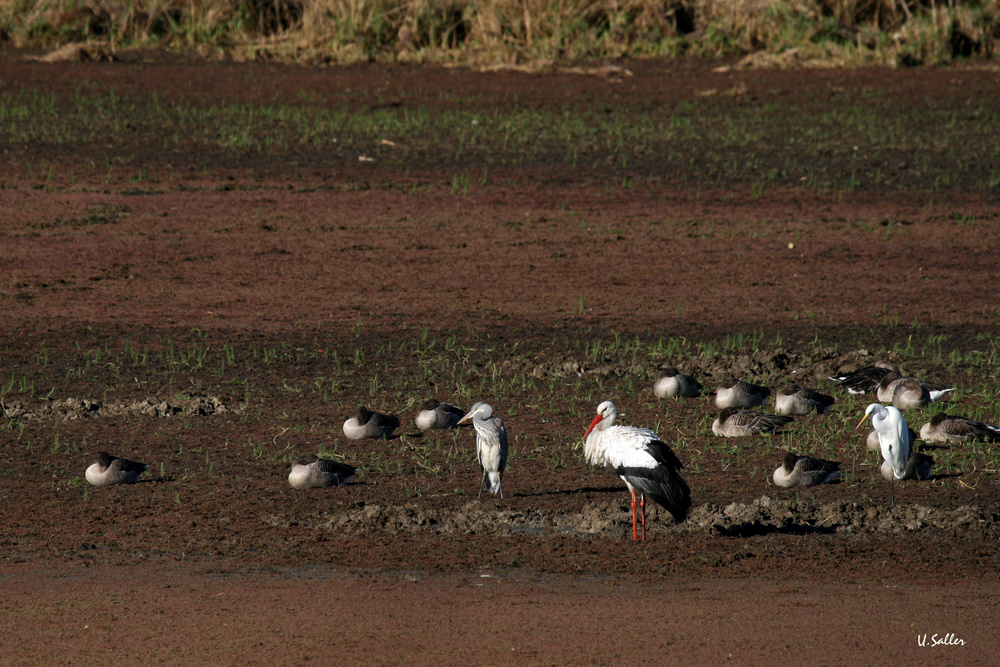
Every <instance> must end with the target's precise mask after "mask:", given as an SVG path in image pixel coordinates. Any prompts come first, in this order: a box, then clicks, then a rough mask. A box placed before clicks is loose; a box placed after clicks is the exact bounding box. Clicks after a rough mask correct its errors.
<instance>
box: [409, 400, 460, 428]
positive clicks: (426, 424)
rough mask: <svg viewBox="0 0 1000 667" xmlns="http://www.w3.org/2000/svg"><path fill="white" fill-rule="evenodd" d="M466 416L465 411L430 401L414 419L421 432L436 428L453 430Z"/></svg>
mask: <svg viewBox="0 0 1000 667" xmlns="http://www.w3.org/2000/svg"><path fill="white" fill-rule="evenodd" d="M464 415H465V411H464V410H462V409H461V408H456V407H454V406H452V405H448V404H447V403H441V402H439V401H437V400H436V399H433V398H432V399H430V400H428V401H427V402H426V403H424V404H423V406H422V407H421V408H420V412H418V413H417V416H416V417H415V418H414V419H413V423H414V424H416V425H417V428H419V429H420V430H421V431H429V430H431V429H435V428H453V427H455V426H457V425H458V420H459V419H461V418H462V417H463V416H464Z"/></svg>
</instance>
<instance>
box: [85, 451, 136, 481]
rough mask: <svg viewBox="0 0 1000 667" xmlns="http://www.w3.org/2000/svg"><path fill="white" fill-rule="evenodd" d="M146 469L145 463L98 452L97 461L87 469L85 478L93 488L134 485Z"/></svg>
mask: <svg viewBox="0 0 1000 667" xmlns="http://www.w3.org/2000/svg"><path fill="white" fill-rule="evenodd" d="M148 467H149V466H148V465H147V464H145V463H138V462H136V461H129V460H128V459H122V458H118V457H117V456H111V454H108V453H107V452H99V453H98V454H97V461H95V462H94V463H92V464H91V465H90V466H89V467H88V468H87V472H86V477H87V481H88V482H90V483H91V484H93V485H94V486H114V485H115V484H135V483H136V482H138V481H139V476H140V475H141V474H142V473H144V472H146V468H148Z"/></svg>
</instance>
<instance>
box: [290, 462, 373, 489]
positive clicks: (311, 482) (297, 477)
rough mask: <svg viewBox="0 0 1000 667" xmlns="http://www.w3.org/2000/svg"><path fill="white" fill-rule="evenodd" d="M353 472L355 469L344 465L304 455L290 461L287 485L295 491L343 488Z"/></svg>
mask: <svg viewBox="0 0 1000 667" xmlns="http://www.w3.org/2000/svg"><path fill="white" fill-rule="evenodd" d="M355 472H357V468H355V467H354V466H349V465H347V464H346V463H338V462H336V461H331V460H330V459H321V458H319V457H318V456H316V455H315V454H306V455H305V456H300V457H299V458H297V459H295V460H294V461H292V471H291V472H290V473H288V483H289V484H291V485H292V487H293V488H296V489H312V488H322V487H327V486H343V485H344V484H347V480H349V479H350V478H351V477H352V476H353V475H354V473H355Z"/></svg>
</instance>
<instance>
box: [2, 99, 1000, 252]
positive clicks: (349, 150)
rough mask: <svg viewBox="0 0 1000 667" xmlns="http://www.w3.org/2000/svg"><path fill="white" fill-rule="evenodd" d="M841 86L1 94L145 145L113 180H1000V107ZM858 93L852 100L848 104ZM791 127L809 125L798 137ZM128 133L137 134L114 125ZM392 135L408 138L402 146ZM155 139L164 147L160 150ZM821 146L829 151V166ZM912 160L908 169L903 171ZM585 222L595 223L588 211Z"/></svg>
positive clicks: (759, 188)
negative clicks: (630, 105) (615, 94)
mask: <svg viewBox="0 0 1000 667" xmlns="http://www.w3.org/2000/svg"><path fill="white" fill-rule="evenodd" d="M448 94H449V95H455V96H457V95H458V93H448ZM831 94H832V95H833V96H834V97H837V98H838V105H837V106H838V109H840V110H839V111H830V110H829V108H828V105H827V104H826V103H825V101H824V100H822V99H817V101H816V104H814V105H804V106H799V105H780V106H779V105H774V104H754V105H743V104H738V105H734V104H733V103H732V99H731V98H729V97H728V96H725V95H705V96H700V97H696V98H693V99H690V100H684V101H680V102H674V103H669V104H665V105H662V106H660V105H658V106H656V107H655V108H650V109H621V110H620V111H621V113H614V114H608V113H605V109H604V108H603V107H602V106H599V105H598V106H585V107H582V108H581V107H580V106H579V105H575V106H573V107H572V108H571V107H569V106H567V107H566V108H564V109H559V108H556V109H551V108H533V107H530V106H524V105H516V104H504V105H499V106H498V105H495V104H493V105H492V106H490V107H488V108H483V107H482V106H481V105H484V104H491V101H490V100H488V99H475V98H469V99H465V98H463V101H464V102H465V103H463V104H460V105H456V106H453V107H452V106H450V105H449V106H448V107H446V108H438V109H436V110H435V111H433V112H432V111H431V109H430V107H428V106H423V105H420V104H416V105H413V104H408V105H407V106H405V107H400V108H396V107H384V108H382V107H379V106H378V100H377V99H373V100H371V103H372V104H373V105H374V106H373V108H372V110H371V112H369V113H356V110H357V107H356V105H357V103H358V102H361V103H364V102H365V100H363V99H362V100H357V101H354V102H352V103H351V104H350V105H348V104H346V103H345V104H342V105H339V106H338V105H336V104H335V105H333V106H331V105H330V104H328V103H327V102H326V101H325V100H323V101H317V102H316V103H294V104H293V103H288V104H281V103H275V104H265V105H259V104H236V103H230V104H217V103H216V104H205V103H204V102H202V101H200V100H199V99H198V98H197V97H189V98H185V97H183V96H179V97H171V98H170V99H165V98H162V97H159V96H158V95H156V94H152V95H150V96H147V95H139V94H137V93H129V92H116V91H105V90H98V89H96V88H93V87H91V86H88V85H86V84H81V87H80V88H79V89H78V90H77V91H76V92H75V93H74V94H73V95H71V96H68V97H64V96H60V95H56V94H54V93H51V92H43V91H39V90H35V89H25V90H22V91H20V92H18V93H12V92H3V93H0V139H3V140H5V141H7V142H10V143H12V144H14V145H16V146H22V147H23V146H30V145H51V146H58V147H60V148H61V149H62V150H64V151H67V152H68V153H76V154H78V155H79V156H80V157H81V158H83V160H84V161H90V162H91V163H93V164H95V165H97V164H99V163H100V162H102V161H104V160H105V159H106V157H107V155H108V151H109V150H113V152H114V153H115V154H116V155H119V156H121V157H120V160H121V162H122V164H125V165H127V164H131V163H132V162H133V159H132V158H130V157H128V156H129V155H132V154H135V153H136V152H137V151H139V150H142V151H143V152H144V157H143V161H144V162H145V163H146V164H145V165H144V166H143V167H142V168H141V169H140V171H138V172H137V171H135V170H133V169H131V168H122V166H121V165H117V164H116V163H113V162H109V163H108V166H107V170H106V172H104V180H105V181H106V182H108V183H117V184H119V185H120V186H121V187H123V188H127V189H131V188H133V187H134V184H135V183H136V182H137V181H136V178H137V176H139V175H141V177H142V178H141V180H142V182H143V183H147V182H154V183H155V182H161V181H162V179H163V178H166V177H167V176H165V174H166V173H167V172H168V168H167V167H166V166H165V165H162V164H158V161H159V160H160V159H161V158H159V157H157V156H158V155H165V156H171V155H173V153H174V152H175V151H177V150H191V149H192V147H195V148H196V149H197V151H198V152H199V153H202V152H203V153H205V154H206V155H209V156H212V158H213V159H215V160H217V161H219V162H222V163H227V162H231V161H233V159H235V158H237V157H238V156H240V155H243V154H245V153H246V152H247V151H250V152H251V153H252V154H254V155H257V156H259V157H262V158H264V157H266V158H268V161H274V160H285V159H293V158H292V157H291V156H294V159H295V160H300V159H302V156H303V155H309V156H310V157H309V162H310V163H311V164H313V165H314V166H318V165H324V164H326V165H337V164H343V163H344V162H345V161H347V162H348V163H350V162H352V161H353V162H356V161H357V159H358V158H357V156H358V155H359V154H364V155H366V156H367V155H370V156H371V157H372V158H373V159H375V160H377V161H378V163H379V164H385V165H391V166H395V167H401V168H406V169H407V170H409V169H412V168H413V167H414V166H415V165H422V164H427V165H435V166H437V167H441V166H445V165H451V167H452V168H453V169H454V170H455V172H454V176H453V178H452V179H451V193H452V194H453V195H456V196H465V195H467V194H468V193H469V192H470V189H471V188H473V187H495V186H494V185H493V184H492V183H490V184H488V185H482V184H480V183H478V182H476V180H475V179H473V178H471V177H470V175H469V174H470V172H471V171H472V170H473V169H476V170H478V169H500V170H502V169H505V168H507V169H509V168H517V167H519V166H524V165H528V164H534V163H538V162H544V163H546V164H564V165H567V166H568V167H570V168H572V169H573V170H578V171H580V172H581V173H582V174H586V173H592V174H597V175H599V178H601V179H602V180H604V181H605V183H606V184H607V186H608V187H609V188H612V189H615V188H617V187H619V186H620V185H621V184H622V183H627V187H628V188H630V189H631V188H636V187H642V183H644V182H645V180H646V179H647V178H648V177H649V175H650V174H672V176H671V178H672V179H676V180H678V181H679V182H681V183H698V184H699V187H701V186H702V185H711V184H713V183H717V184H719V185H722V184H728V185H732V184H737V183H742V184H745V185H746V186H747V187H749V188H750V189H751V196H752V197H761V196H762V195H763V194H764V192H765V191H766V189H767V188H773V187H775V186H779V185H782V186H786V187H787V186H797V187H803V188H805V189H807V190H810V191H815V192H817V193H824V192H826V191H828V190H830V189H834V190H841V191H848V192H849V191H855V190H863V189H866V188H871V187H875V186H877V185H879V183H880V181H881V180H882V178H883V177H882V176H881V175H882V174H884V173H885V172H887V171H893V172H895V174H894V178H893V181H892V187H907V188H908V187H916V188H919V189H927V190H939V189H956V188H969V189H980V190H991V189H992V188H994V187H995V185H994V183H995V181H996V180H997V178H998V176H997V173H998V172H997V171H996V169H995V161H994V158H995V155H996V152H997V150H998V147H1000V144H998V139H997V137H998V136H1000V130H998V128H1000V109H998V108H996V107H994V106H990V105H988V104H985V103H981V104H978V105H974V106H973V107H971V108H970V107H969V101H968V100H965V99H959V98H952V99H939V100H934V101H928V103H927V104H926V105H916V106H913V107H908V108H899V107H898V106H897V105H896V103H895V100H894V99H893V98H892V96H891V95H887V94H885V93H883V92H880V91H879V90H877V89H860V90H855V91H839V92H835V93H831ZM844 96H847V97H849V98H850V101H849V102H847V103H846V104H845V103H844V102H843V100H842V98H843V97H844ZM362 97H363V96H362ZM789 124H792V125H794V126H795V127H796V128H797V131H796V132H795V133H791V134H790V133H788V132H787V127H788V126H789ZM125 127H128V131H127V132H126V131H124V130H121V131H119V130H117V129H116V130H114V131H113V132H109V128H125ZM388 137H392V138H393V139H394V140H393V141H391V142H388V143H387V142H386V139H387V138H388ZM108 141H112V142H113V144H111V147H109V145H108V143H107V142H108ZM154 146H155V147H157V148H160V149H162V150H160V151H159V152H152V153H151V152H149V150H148V149H149V148H150V147H154ZM775 146H779V147H781V150H774V147H775ZM817 155H821V156H823V159H822V174H820V173H817V157H816V156H817ZM170 159H171V160H172V159H173V158H170ZM898 164H905V165H906V169H905V170H899V169H897V168H896V167H897V165H898ZM991 165H992V167H993V168H992V169H991V167H990V166H991ZM171 168H173V167H171ZM57 169H58V167H57V166H56V165H54V164H53V163H51V162H49V161H46V162H45V164H44V165H41V166H36V167H34V168H33V169H31V173H27V174H22V176H21V177H25V176H28V177H30V178H38V177H41V178H42V179H43V181H44V182H45V183H46V184H48V187H51V183H52V181H53V179H54V178H55V177H59V178H60V179H65V176H66V175H65V174H64V173H58V174H56V173H54V170H57ZM140 172H141V173H140ZM762 174H766V177H765V178H764V179H763V180H762V176H761V175H762ZM75 178H77V174H76V173H74V179H75ZM484 182H485V180H484ZM123 215H128V212H127V211H123V210H119V209H114V208H108V207H104V208H99V209H95V210H94V211H92V212H91V214H90V215H89V216H88V217H86V218H80V219H74V220H69V221H58V222H57V223H54V224H61V225H70V226H81V225H96V224H115V223H116V222H117V221H118V220H119V219H120V218H121V217H122V216H123ZM959 221H960V222H961V223H962V224H968V222H966V220H965V219H964V218H963V219H961V220H959ZM44 224H49V223H44ZM580 224H581V225H582V228H584V229H588V230H589V229H591V228H590V227H589V226H588V224H587V222H586V220H583V219H582V218H581V220H580ZM899 228H900V221H897V220H895V219H893V218H891V217H890V218H886V219H885V220H883V221H882V222H880V223H879V224H878V225H876V226H875V227H874V228H873V231H875V232H878V233H882V234H884V235H885V236H887V237H888V236H890V235H895V234H898V233H902V232H901V231H900V230H899ZM592 231H596V233H598V234H601V233H604V230H603V229H599V228H597V229H596V230H592ZM122 270H124V271H127V270H128V267H124V268H123V269H122Z"/></svg>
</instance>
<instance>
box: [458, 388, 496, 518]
mask: <svg viewBox="0 0 1000 667" xmlns="http://www.w3.org/2000/svg"><path fill="white" fill-rule="evenodd" d="M470 421H471V422H472V426H473V427H475V429H476V457H477V458H478V459H479V465H480V467H482V469H483V479H482V482H481V483H480V484H479V496H478V497H480V498H481V497H482V496H483V487H484V486H486V478H487V477H489V478H490V493H492V494H497V493H499V494H500V497H501V498H503V488H502V487H501V482H502V481H503V473H504V470H505V469H506V468H507V428H506V427H505V426H504V424H503V420H502V419H500V418H499V417H494V416H493V406H492V405H490V404H489V403H483V402H482V401H480V402H478V403H476V404H475V405H473V406H472V409H471V410H469V412H468V413H467V414H466V415H465V416H464V417H462V418H461V419H460V420H458V423H459V424H467V423H468V422H470Z"/></svg>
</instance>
